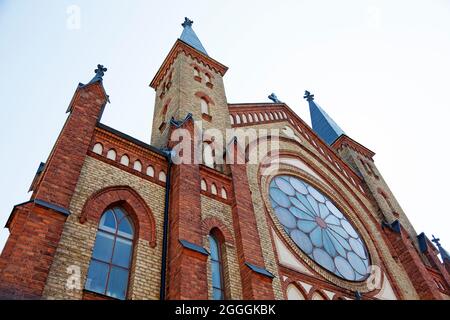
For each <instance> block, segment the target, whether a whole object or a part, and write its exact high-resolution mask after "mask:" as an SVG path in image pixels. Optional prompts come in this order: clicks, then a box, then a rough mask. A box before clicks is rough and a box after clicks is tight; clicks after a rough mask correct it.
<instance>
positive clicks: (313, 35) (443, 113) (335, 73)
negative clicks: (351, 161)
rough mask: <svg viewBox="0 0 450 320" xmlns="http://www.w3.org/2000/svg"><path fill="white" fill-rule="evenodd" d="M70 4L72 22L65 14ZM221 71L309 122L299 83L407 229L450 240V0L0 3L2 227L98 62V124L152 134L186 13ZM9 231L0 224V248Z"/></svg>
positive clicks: (235, 92)
mask: <svg viewBox="0 0 450 320" xmlns="http://www.w3.org/2000/svg"><path fill="white" fill-rule="evenodd" d="M78 10H79V12H80V20H79V21H80V24H79V25H77V24H76V19H75V20H74V16H73V13H76V12H77V11H78ZM185 16H187V17H190V18H191V19H192V20H194V25H193V28H194V30H195V31H196V33H197V35H198V36H199V38H200V40H201V41H202V43H203V45H204V47H205V48H206V50H207V51H208V53H209V55H210V56H211V57H213V58H214V59H216V60H218V61H220V62H221V63H223V64H225V65H227V66H228V67H229V68H230V69H229V71H228V73H227V74H226V76H225V78H224V81H225V88H226V94H227V98H228V101H229V102H233V103H234V102H261V101H268V100H267V98H266V97H267V95H268V94H270V93H271V92H275V93H276V94H277V95H278V97H279V98H280V100H282V101H285V102H286V103H287V104H288V105H289V106H290V107H291V108H292V109H293V110H294V111H295V112H297V113H298V115H299V116H301V117H302V118H303V119H304V120H305V121H306V122H308V123H310V118H309V112H308V106H307V103H306V101H304V100H303V99H302V95H303V92H304V90H305V89H308V90H310V91H311V92H312V93H314V94H315V97H316V101H317V102H318V103H319V104H320V105H321V106H322V107H323V108H324V109H325V110H326V111H327V112H328V114H330V115H331V116H332V117H333V118H334V120H335V121H336V122H337V123H338V124H339V125H340V126H341V128H342V129H343V130H344V131H345V132H346V133H347V135H349V136H350V137H352V138H353V139H355V140H357V141H358V142H360V143H362V144H363V145H365V146H366V147H368V148H369V149H371V150H373V151H375V152H376V156H375V163H376V165H377V166H378V168H379V170H380V171H381V173H382V174H383V176H384V178H385V179H386V180H387V182H388V183H389V185H390V187H391V189H392V191H393V192H394V194H395V195H396V197H397V199H398V201H399V202H400V204H401V205H402V207H403V209H404V211H405V212H406V214H407V215H408V216H409V218H410V220H411V221H412V223H413V225H414V226H415V228H416V230H417V232H418V233H420V232H422V231H424V232H425V233H426V234H427V235H428V236H429V237H430V238H431V234H435V235H436V236H439V237H440V238H441V240H442V243H443V244H444V246H446V247H447V249H448V250H450V230H449V229H450V228H449V227H450V209H449V208H448V201H449V191H450V190H449V187H448V181H449V180H450V173H449V169H448V166H447V164H448V163H449V156H450V151H449V148H448V145H449V142H448V139H449V138H450V134H449V132H448V130H449V115H450V111H449V110H450V81H449V80H450V79H449V77H450V1H448V0H433V1H425V0H424V1H411V0H404V1H400V0H396V1H374V0H373V1H369V0H354V1H350V0H348V1H332V0H330V1H325V0H322V1H320V0H319V1H318V0H314V1H312V0H311V1H299V0H293V1H283V0H278V1H273V0H272V1H261V0H258V1H242V0H240V1H234V0H233V1H230V0H227V1H217V0H215V1H211V0H208V1H193V0H190V1H137V0H128V1H112V0H95V1H92V0H90V1H88V0H86V1H76V0H71V1H63V0H60V1H54V0H40V1H31V0H28V1H27V0H9V1H8V0H0V58H1V59H0V121H1V122H0V147H1V157H0V168H2V173H1V179H0V197H1V201H0V225H1V226H3V225H4V224H5V223H6V220H7V218H8V216H9V214H10V212H11V209H12V207H13V206H14V205H15V204H18V203H20V202H23V201H26V200H28V199H29V197H30V194H28V193H27V190H28V188H29V186H30V183H31V181H32V179H33V176H34V174H35V172H36V169H37V167H38V165H39V162H41V161H46V159H47V156H48V154H49V152H50V150H51V148H52V146H53V144H54V142H55V140H56V138H57V136H58V133H59V131H60V130H61V128H62V125H63V123H64V121H65V119H66V117H67V115H66V114H65V111H66V108H67V106H68V104H69V101H70V99H71V97H72V95H73V92H74V90H75V88H76V86H77V84H78V82H84V83H86V82H88V81H89V80H90V79H91V78H92V76H93V75H94V73H93V70H94V69H95V66H96V65H97V64H98V63H102V64H104V65H105V66H106V67H107V68H108V71H107V73H106V75H105V77H104V86H105V88H106V91H107V93H108V94H109V95H110V99H111V104H108V105H107V107H106V110H105V112H104V115H103V119H102V122H103V123H105V124H107V125H109V126H112V127H114V128H116V129H118V130H120V131H123V132H125V133H127V134H130V135H132V136H133V137H135V138H138V139H140V140H143V141H145V142H149V141H150V132H151V131H150V130H151V123H152V114H153V104H154V91H153V89H151V88H150V87H148V84H149V83H150V81H151V79H152V78H153V76H154V75H155V73H156V71H157V70H158V68H159V66H160V64H161V63H162V61H163V59H164V58H165V56H166V54H167V53H168V52H169V50H170V48H171V47H172V45H173V43H174V42H175V40H176V39H177V38H178V37H179V36H180V34H181V31H182V27H181V25H180V24H181V23H182V22H183V20H184V17H185ZM7 234H8V233H7V231H6V229H4V230H3V231H1V232H0V248H1V247H2V246H3V243H4V242H5V241H6V237H7Z"/></svg>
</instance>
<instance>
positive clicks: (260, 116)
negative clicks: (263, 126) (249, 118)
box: [259, 113, 264, 121]
mask: <svg viewBox="0 0 450 320" xmlns="http://www.w3.org/2000/svg"><path fill="white" fill-rule="evenodd" d="M259 120H260V121H264V117H263V115H262V113H260V114H259Z"/></svg>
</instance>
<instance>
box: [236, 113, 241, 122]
mask: <svg viewBox="0 0 450 320" xmlns="http://www.w3.org/2000/svg"><path fill="white" fill-rule="evenodd" d="M240 123H241V116H240V115H238V114H236V124H240Z"/></svg>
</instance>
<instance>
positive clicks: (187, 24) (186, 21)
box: [181, 17, 194, 28]
mask: <svg viewBox="0 0 450 320" xmlns="http://www.w3.org/2000/svg"><path fill="white" fill-rule="evenodd" d="M193 23H194V21H192V20H191V19H189V18H188V17H184V22H183V23H182V24H181V25H182V26H183V28H186V27H192V24H193Z"/></svg>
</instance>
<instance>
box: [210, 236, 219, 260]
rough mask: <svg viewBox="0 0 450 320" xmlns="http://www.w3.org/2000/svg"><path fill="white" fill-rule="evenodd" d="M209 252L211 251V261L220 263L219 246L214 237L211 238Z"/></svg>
mask: <svg viewBox="0 0 450 320" xmlns="http://www.w3.org/2000/svg"><path fill="white" fill-rule="evenodd" d="M209 250H210V251H211V259H213V260H216V261H218V260H219V246H218V245H217V241H216V239H215V238H214V237H212V236H209Z"/></svg>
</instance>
